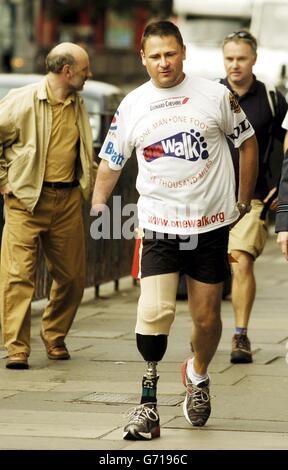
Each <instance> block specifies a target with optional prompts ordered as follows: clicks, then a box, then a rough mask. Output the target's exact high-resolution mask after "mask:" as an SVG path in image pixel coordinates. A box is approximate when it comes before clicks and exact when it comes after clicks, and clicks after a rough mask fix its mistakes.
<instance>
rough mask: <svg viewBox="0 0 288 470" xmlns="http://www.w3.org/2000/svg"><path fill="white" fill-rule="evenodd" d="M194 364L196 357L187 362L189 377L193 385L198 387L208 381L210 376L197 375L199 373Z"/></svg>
mask: <svg viewBox="0 0 288 470" xmlns="http://www.w3.org/2000/svg"><path fill="white" fill-rule="evenodd" d="M193 362H194V357H193V358H192V359H189V360H188V362H187V375H188V377H189V379H190V380H191V382H192V383H193V384H195V385H198V384H200V382H203V381H204V380H207V379H208V378H209V375H208V374H207V373H206V374H205V375H199V374H197V372H195V369H194V364H193Z"/></svg>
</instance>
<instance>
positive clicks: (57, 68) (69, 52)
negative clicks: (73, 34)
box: [46, 42, 88, 74]
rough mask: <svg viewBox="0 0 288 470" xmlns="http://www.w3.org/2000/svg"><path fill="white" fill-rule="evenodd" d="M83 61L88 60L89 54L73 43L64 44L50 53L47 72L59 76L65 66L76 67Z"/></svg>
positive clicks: (47, 60) (47, 58) (47, 59)
mask: <svg viewBox="0 0 288 470" xmlns="http://www.w3.org/2000/svg"><path fill="white" fill-rule="evenodd" d="M81 59H86V60H87V59H88V54H87V52H86V51H85V50H84V49H83V48H82V47H80V46H78V45H77V44H74V43H73V42H62V43H61V44H58V45H57V46H55V47H53V49H52V50H51V51H50V52H49V53H48V55H47V57H46V71H47V73H48V72H52V73H57V74H59V73H61V71H62V69H63V67H64V65H66V64H67V65H75V64H76V62H78V61H79V60H81Z"/></svg>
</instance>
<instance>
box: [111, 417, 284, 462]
mask: <svg viewBox="0 0 288 470" xmlns="http://www.w3.org/2000/svg"><path fill="white" fill-rule="evenodd" d="M121 434H122V430H121V429H117V430H116V431H113V432H111V433H110V434H108V435H107V436H105V437H104V438H103V439H105V440H106V441H107V447H109V445H110V444H109V443H110V442H111V441H112V442H113V441H115V440H119V439H121ZM108 441H109V442H108ZM127 442H128V445H127V446H126V447H125V449H126V450H129V451H130V450H146V451H147V443H145V442H143V441H137V442H133V441H131V442H130V441H127ZM287 448H288V436H287V433H283V434H280V433H269V434H268V433H263V432H237V431H233V433H232V432H231V431H209V430H208V429H205V428H202V429H193V428H191V429H189V430H182V429H167V428H165V426H164V429H162V433H161V438H160V439H153V440H152V441H149V452H150V451H153V450H168V451H169V450H172V449H177V450H201V449H203V450H204V449H205V450H209V449H211V450H233V449H234V450H236V449H240V450H242V449H245V450H267V449H271V450H286V449H287ZM192 464H193V462H192V461H191V465H192Z"/></svg>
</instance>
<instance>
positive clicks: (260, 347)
mask: <svg viewBox="0 0 288 470" xmlns="http://www.w3.org/2000/svg"><path fill="white" fill-rule="evenodd" d="M256 272H257V279H258V292H257V301H256V304H255V308H254V312H253V315H252V319H251V326H250V330H249V337H250V339H251V342H252V347H253V351H254V355H253V357H254V362H253V364H247V365H232V364H230V362H229V356H230V344H231V337H232V334H233V317H232V308H231V303H230V301H224V302H223V308H222V312H223V315H222V318H223V335H222V339H221V343H220V346H219V349H218V352H217V354H216V356H215V358H214V360H213V362H212V363H211V366H210V375H211V379H212V386H211V393H212V395H214V398H213V400H212V414H211V417H210V419H209V421H208V423H207V425H206V426H205V427H204V428H200V429H199V428H198V429H197V428H192V427H191V426H190V425H189V424H188V423H187V422H186V420H185V418H184V417H183V414H182V402H183V400H184V394H185V390H184V388H183V386H182V384H181V377H180V363H181V362H182V360H183V359H184V358H186V357H187V356H188V355H189V354H190V346H189V341H190V325H191V320H190V318H189V314H188V313H187V310H186V302H184V301H179V302H178V304H177V315H176V320H175V322H174V325H173V327H172V332H171V335H170V338H169V343H168V350H167V353H166V355H165V357H164V360H163V361H162V363H161V364H160V365H159V372H160V380H159V382H158V393H159V411H160V416H161V425H162V426H161V438H160V439H154V440H153V441H149V442H143V441H137V442H132V441H124V440H122V428H123V424H124V419H123V417H124V414H125V413H126V412H127V410H128V409H130V408H131V407H132V406H133V405H134V404H136V403H138V400H139V394H140V391H141V390H140V386H141V379H142V375H143V372H144V369H145V363H144V362H143V361H142V358H141V356H140V355H139V353H138V351H137V349H136V345H135V337H134V323H135V312H136V303H137V298H138V295H139V288H138V287H132V282H131V279H130V278H129V279H125V280H123V281H121V282H120V289H121V290H120V292H119V293H118V294H114V295H112V294H111V293H109V291H108V290H107V288H106V291H105V289H102V291H100V294H101V292H102V294H103V293H104V292H106V296H105V298H102V299H100V300H96V301H94V300H93V299H91V290H90V291H89V290H88V291H87V293H86V296H85V299H84V301H83V303H82V305H81V308H80V309H79V313H78V315H77V317H76V320H75V322H74V324H73V327H72V330H71V333H70V334H69V336H68V338H67V345H68V347H69V350H70V352H71V356H72V360H71V361H51V360H49V359H47V357H46V354H45V351H44V346H43V344H42V342H41V340H40V338H39V321H40V316H39V314H37V312H36V313H35V315H33V326H32V353H31V357H30V365H31V369H29V370H24V371H15V370H7V369H5V353H4V351H3V349H1V351H0V357H1V358H2V360H1V361H0V364H1V367H0V449H2V450H3V449H33V450H34V449H35V450H36V449H49V450H52V449H53V450H56V449H68V450H70V449H73V450H75V449H76V450H85V449H90V450H91V449H93V450H100V451H101V450H102V451H104V450H107V449H109V451H110V450H123V451H130V450H135V449H137V450H139V449H142V450H145V451H148V450H149V452H150V451H153V450H156V449H157V450H160V449H162V450H165V449H166V450H169V449H170V450H171V449H179V450H183V449H185V450H193V449H200V450H207V449H224V450H227V449H261V450H262V449H288V406H287V397H288V364H287V362H286V360H285V355H286V353H287V352H288V350H287V349H286V342H287V338H288V317H287V299H288V264H287V263H286V262H285V261H284V258H282V255H281V254H280V250H279V248H278V247H277V246H276V243H275V238H274V237H271V238H270V240H269V242H268V244H267V247H266V249H265V252H264V254H263V255H262V257H261V258H260V259H259V260H258V261H257V263H256ZM107 293H108V294H107ZM89 295H90V300H89ZM34 307H35V306H34ZM36 307H37V308H38V307H39V304H36Z"/></svg>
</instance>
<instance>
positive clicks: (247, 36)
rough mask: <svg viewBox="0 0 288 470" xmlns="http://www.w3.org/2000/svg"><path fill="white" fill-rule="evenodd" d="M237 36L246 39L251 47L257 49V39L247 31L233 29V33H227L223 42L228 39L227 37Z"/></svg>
mask: <svg viewBox="0 0 288 470" xmlns="http://www.w3.org/2000/svg"><path fill="white" fill-rule="evenodd" d="M233 38H239V39H244V40H246V41H250V42H251V45H252V46H253V48H254V49H255V50H256V49H257V41H256V39H255V38H254V37H253V36H252V34H250V33H249V32H248V31H234V32H233V33H230V34H228V36H226V37H225V39H224V42H226V41H229V39H233Z"/></svg>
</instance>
